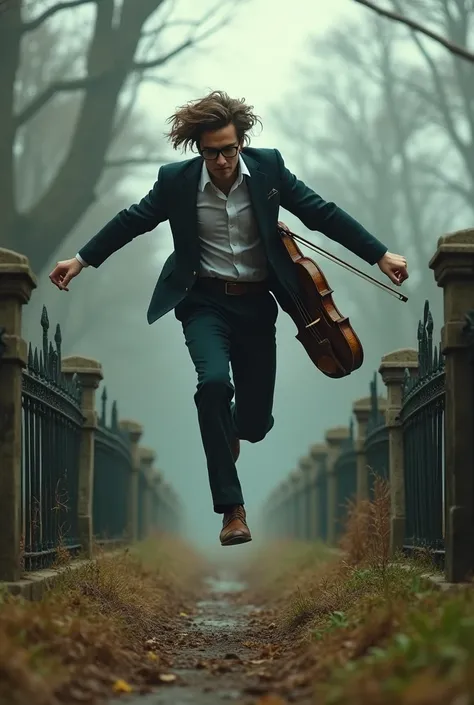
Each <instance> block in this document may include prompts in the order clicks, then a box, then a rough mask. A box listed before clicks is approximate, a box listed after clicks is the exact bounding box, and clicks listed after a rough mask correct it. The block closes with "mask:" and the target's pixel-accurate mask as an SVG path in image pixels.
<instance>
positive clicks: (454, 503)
mask: <svg viewBox="0 0 474 705" xmlns="http://www.w3.org/2000/svg"><path fill="white" fill-rule="evenodd" d="M430 268H431V269H433V270H434V275H435V279H436V282H437V284H438V286H440V287H442V288H443V300H444V326H443V329H442V331H441V345H442V352H443V354H444V355H445V374H446V397H445V399H446V402H445V403H446V406H445V439H444V443H445V446H444V447H445V510H446V511H445V516H446V539H445V546H446V577H447V580H449V581H450V582H462V581H464V580H467V579H469V578H470V577H472V573H473V567H474V565H473V564H474V444H473V432H474V431H473V429H474V402H473V397H474V392H473V390H474V371H473V367H472V365H471V362H470V355H469V347H468V341H467V339H466V336H465V333H464V332H463V328H464V326H465V323H466V319H465V316H466V314H467V313H468V311H469V310H470V309H471V310H472V308H473V307H474V306H473V304H474V229H470V230H461V231H459V232H455V233H452V234H450V235H445V236H444V237H441V238H440V239H439V240H438V249H437V250H436V253H435V255H434V256H433V258H432V260H431V262H430Z"/></svg>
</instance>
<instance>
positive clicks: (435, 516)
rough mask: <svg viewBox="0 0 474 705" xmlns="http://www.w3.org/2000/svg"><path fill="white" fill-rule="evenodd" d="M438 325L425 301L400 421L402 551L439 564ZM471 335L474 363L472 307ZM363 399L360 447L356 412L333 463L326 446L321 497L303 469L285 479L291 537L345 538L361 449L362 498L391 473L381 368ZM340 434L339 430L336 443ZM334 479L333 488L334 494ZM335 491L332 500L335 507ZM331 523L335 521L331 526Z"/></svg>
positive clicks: (404, 381)
mask: <svg viewBox="0 0 474 705" xmlns="http://www.w3.org/2000/svg"><path fill="white" fill-rule="evenodd" d="M433 327H434V326H433V317H432V315H431V312H430V307H429V303H428V302H426V303H425V307H424V311H423V317H422V319H421V320H420V321H419V325H418V331H417V341H418V356H417V359H418V362H417V371H416V373H415V374H411V373H410V372H409V371H408V370H405V375H404V378H403V376H402V377H401V399H402V404H401V410H400V414H399V418H398V423H399V424H400V428H401V433H402V441H403V463H402V464H403V476H404V494H405V511H406V521H405V538H404V541H403V549H404V551H405V552H406V553H408V554H414V553H420V552H421V551H423V552H425V553H429V554H430V555H431V556H432V557H433V559H434V560H435V562H436V563H438V565H443V563H444V497H443V479H444V409H445V370H444V358H443V356H442V355H441V353H440V346H439V347H438V346H435V345H433ZM465 335H466V336H468V338H469V340H470V341H471V343H470V344H471V345H472V350H473V352H472V356H473V357H472V359H473V364H474V313H471V314H469V315H467V316H466V326H465ZM401 372H402V373H403V368H402V369H401ZM473 400H474V390H473ZM357 403H358V404H359V407H358V408H359V412H360V410H362V412H363V414H362V416H364V414H366V417H365V427H364V436H363V440H362V445H360V442H359V445H358V446H357V444H356V442H355V440H354V426H353V420H352V418H351V421H350V423H349V426H348V429H347V431H348V434H347V435H346V436H344V434H336V435H337V436H338V437H339V438H340V440H339V445H338V448H337V453H336V455H335V460H334V461H333V465H332V467H330V464H329V452H327V455H326V459H325V461H323V463H322V465H321V466H320V470H319V472H318V473H317V475H316V480H315V484H316V491H315V496H316V498H317V501H316V502H313V501H312V502H308V497H306V496H305V493H307V490H306V488H305V487H304V486H303V490H302V489H301V487H302V485H301V482H299V481H298V473H292V475H291V476H290V477H291V479H292V481H291V482H290V483H287V484H286V485H285V487H287V488H288V493H287V494H288V496H287V497H286V499H285V501H284V502H283V504H282V506H283V507H284V508H285V509H284V511H287V512H289V519H290V520H289V523H286V522H283V524H284V525H285V526H291V527H292V535H293V536H296V537H298V538H307V532H306V531H305V530H304V528H303V527H307V526H312V527H315V532H316V537H311V538H319V539H321V540H323V541H326V540H328V539H329V538H330V537H331V536H333V537H334V539H335V540H337V539H338V538H339V537H340V536H341V533H342V531H343V529H344V526H345V525H346V521H347V508H348V505H349V501H350V500H351V499H354V498H356V497H357V495H358V491H359V492H360V491H361V488H358V472H359V465H358V453H359V454H362V458H363V460H362V474H363V475H364V477H365V479H366V482H365V486H366V495H364V496H366V497H367V498H368V499H373V498H374V479H375V477H379V478H381V479H383V480H390V479H391V478H390V434H389V426H388V425H387V419H386V400H385V398H384V397H381V396H380V395H379V393H378V389H377V374H375V375H374V377H373V379H372V381H371V382H370V386H369V396H368V397H366V398H363V399H361V400H358V402H357ZM355 408H356V407H355ZM339 430H340V429H339ZM473 430H474V429H473ZM334 437H335V436H334V434H333V435H332V438H333V443H334ZM473 437H474V434H473ZM329 482H334V483H335V489H334V492H332V493H330V492H329ZM362 486H364V483H362ZM362 491H363V490H362ZM332 496H333V500H332V501H333V502H334V506H333V507H331V508H329V507H328V502H330V501H331V497H332ZM360 496H361V495H360ZM313 505H314V506H313ZM314 514H316V516H314ZM331 521H334V525H333V526H332V527H329V523H330V522H331Z"/></svg>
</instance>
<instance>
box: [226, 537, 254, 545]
mask: <svg viewBox="0 0 474 705" xmlns="http://www.w3.org/2000/svg"><path fill="white" fill-rule="evenodd" d="M251 540H252V537H251V536H234V537H232V538H230V539H228V540H227V541H224V542H222V541H221V546H238V545H239V544H240V543H248V542H249V541H251Z"/></svg>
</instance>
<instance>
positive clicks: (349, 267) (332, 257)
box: [280, 228, 408, 303]
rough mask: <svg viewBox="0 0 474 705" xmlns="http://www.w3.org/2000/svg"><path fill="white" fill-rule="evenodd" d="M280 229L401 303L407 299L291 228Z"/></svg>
mask: <svg viewBox="0 0 474 705" xmlns="http://www.w3.org/2000/svg"><path fill="white" fill-rule="evenodd" d="M280 230H282V231H283V232H284V233H286V234H287V235H289V236H290V237H292V238H293V239H294V240H296V241H297V242H301V243H302V244H303V245H306V247H309V249H310V250H313V252H316V253H317V254H319V255H323V257H326V259H328V260H329V261H330V262H334V263H335V264H338V265H339V266H340V267H344V269H347V270H349V272H352V273H353V274H357V276H358V277H361V278H362V279H365V280H366V281H369V282H370V283H371V284H375V285H376V286H378V287H380V289H384V290H385V291H388V293H389V294H391V295H392V296H395V297H396V298H397V299H398V300H399V301H403V303H406V302H407V301H408V297H407V296H405V294H401V293H400V292H399V291H396V290H395V289H392V287H391V286H388V285H387V284H383V283H382V282H379V281H378V279H374V277H371V276H370V274H366V273H365V272H361V271H360V269H357V267H353V266H352V264H349V263H348V262H344V260H342V259H340V258H339V257H336V255H332V254H331V253H330V252H326V250H323V248H322V247H318V245H315V244H314V243H312V242H310V241H309V240H306V239H305V238H304V237H301V235H296V233H293V232H291V230H284V229H283V228H280Z"/></svg>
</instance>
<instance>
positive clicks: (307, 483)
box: [298, 456, 314, 541]
mask: <svg viewBox="0 0 474 705" xmlns="http://www.w3.org/2000/svg"><path fill="white" fill-rule="evenodd" d="M298 466H299V472H300V473H301V485H300V488H301V489H300V499H299V511H300V513H301V521H300V526H301V529H302V538H303V539H304V540H305V541H310V540H311V539H312V538H313V536H312V533H311V530H312V526H313V522H314V519H313V515H314V507H313V506H312V504H311V502H312V486H311V483H312V479H313V475H312V470H313V460H312V458H311V457H310V456H305V457H303V458H300V461H299V464H298Z"/></svg>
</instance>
